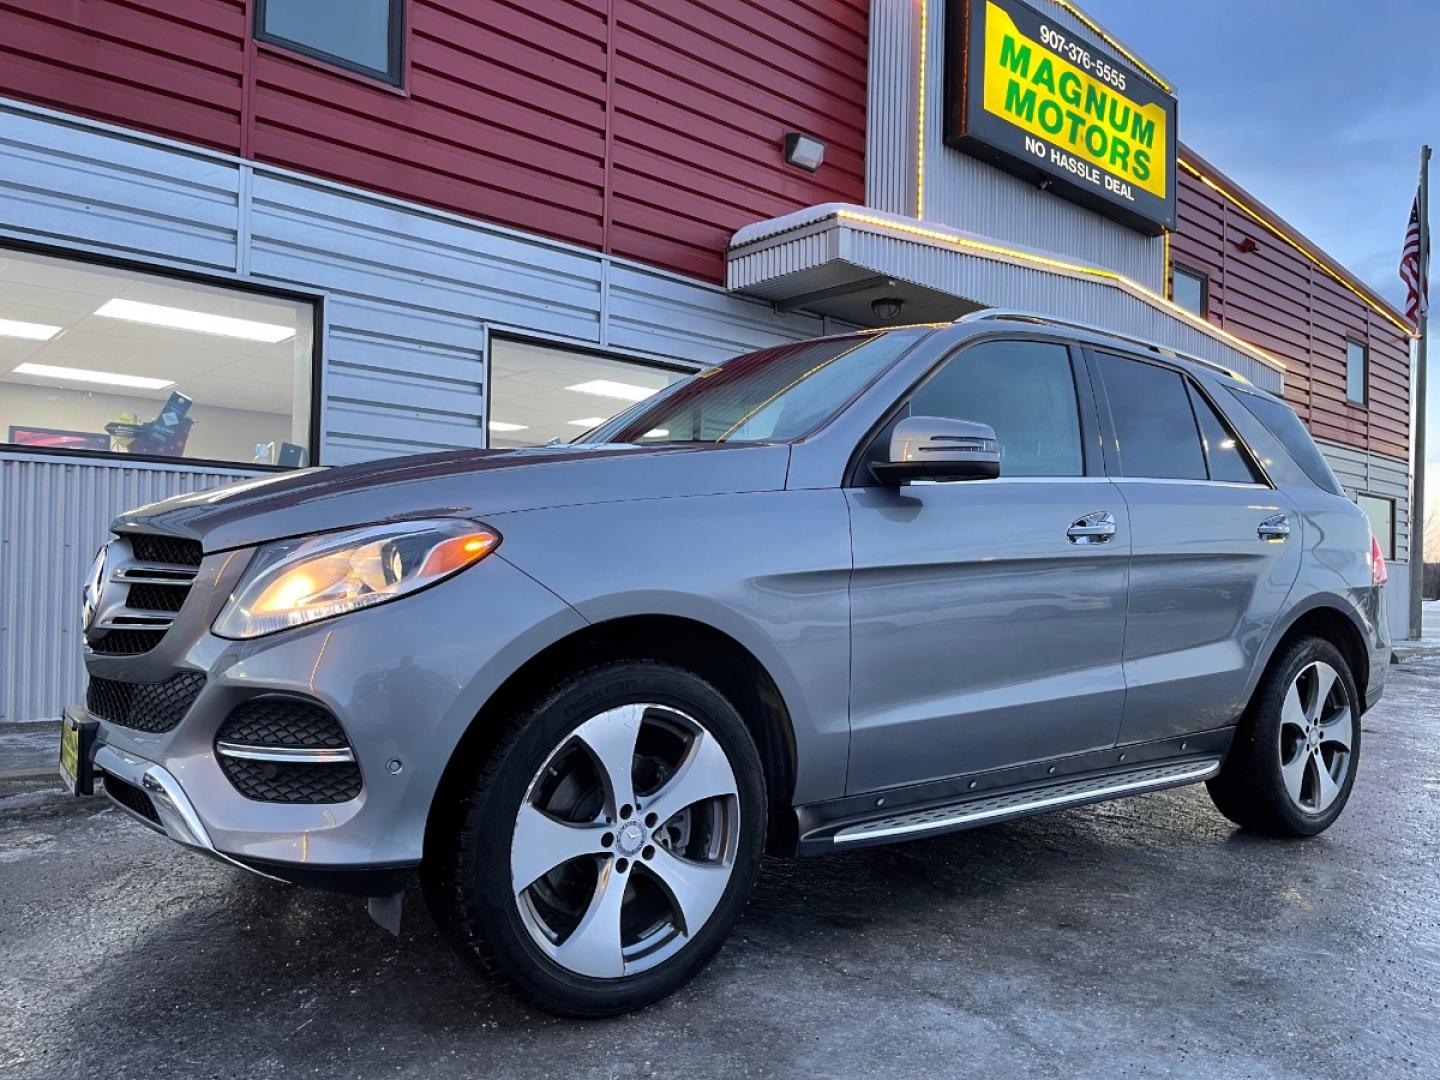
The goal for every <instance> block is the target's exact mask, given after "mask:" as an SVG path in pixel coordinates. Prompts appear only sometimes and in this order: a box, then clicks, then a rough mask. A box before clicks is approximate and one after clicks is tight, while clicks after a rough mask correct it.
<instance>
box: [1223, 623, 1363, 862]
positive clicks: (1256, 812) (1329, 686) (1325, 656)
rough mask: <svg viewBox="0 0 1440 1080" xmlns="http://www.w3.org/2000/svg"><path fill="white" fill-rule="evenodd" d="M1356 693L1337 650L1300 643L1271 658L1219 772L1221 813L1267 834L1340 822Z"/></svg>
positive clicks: (1348, 784) (1354, 760) (1354, 745)
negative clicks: (1273, 658)
mask: <svg viewBox="0 0 1440 1080" xmlns="http://www.w3.org/2000/svg"><path fill="white" fill-rule="evenodd" d="M1359 701H1360V695H1359V692H1358V690H1357V688H1356V685H1355V677H1354V675H1353V674H1352V673H1351V671H1350V665H1349V664H1348V663H1346V661H1345V657H1344V656H1342V655H1341V653H1340V650H1339V649H1337V648H1335V646H1334V645H1332V644H1330V642H1328V641H1325V640H1323V639H1322V638H1313V637H1312V638H1303V639H1301V640H1299V641H1297V642H1295V643H1294V644H1293V645H1291V646H1289V647H1288V648H1287V649H1286V650H1285V652H1284V653H1283V654H1281V655H1279V656H1277V657H1276V658H1275V660H1274V661H1273V662H1272V663H1271V665H1270V667H1269V669H1268V670H1267V671H1266V672H1265V674H1264V676H1263V677H1262V678H1261V680H1260V685H1259V686H1258V687H1257V688H1256V691H1255V697H1254V699H1253V700H1252V701H1251V703H1250V708H1249V709H1248V710H1247V711H1246V713H1245V716H1244V717H1243V718H1242V719H1241V721H1240V724H1239V727H1238V728H1237V729H1236V732H1235V740H1234V742H1233V743H1232V744H1231V747H1230V753H1229V755H1228V756H1227V757H1226V759H1225V765H1224V767H1223V768H1222V769H1221V770H1220V774H1219V775H1218V776H1216V777H1215V778H1214V779H1213V780H1210V781H1208V782H1207V786H1208V787H1209V789H1210V797H1211V798H1212V799H1213V800H1214V802H1215V805H1216V806H1217V807H1218V808H1219V810H1220V812H1221V813H1222V814H1224V815H1225V816H1226V817H1228V818H1229V819H1230V820H1231V821H1233V822H1235V823H1236V824H1237V825H1241V826H1244V827H1245V828H1249V829H1254V830H1256V831H1257V832H1263V833H1268V834H1270V835H1272V836H1314V835H1315V834H1316V833H1320V832H1323V831H1324V830H1325V829H1328V828H1329V827H1330V826H1331V825H1332V824H1333V823H1334V821H1335V819H1336V818H1338V817H1339V816H1340V812H1341V811H1342V810H1343V809H1344V808H1345V803H1346V802H1347V801H1348V800H1349V798H1350V789H1351V788H1352V787H1353V786H1354V784H1355V768H1356V765H1357V764H1358V763H1359V759H1360V709H1359V706H1358V703H1359Z"/></svg>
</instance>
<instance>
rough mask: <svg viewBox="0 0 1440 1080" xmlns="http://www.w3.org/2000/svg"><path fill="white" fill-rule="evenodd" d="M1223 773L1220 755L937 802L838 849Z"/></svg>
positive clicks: (852, 831)
mask: <svg viewBox="0 0 1440 1080" xmlns="http://www.w3.org/2000/svg"><path fill="white" fill-rule="evenodd" d="M1219 771H1220V759H1219V758H1205V759H1202V760H1199V761H1193V760H1192V761H1182V762H1178V763H1176V762H1172V763H1170V764H1168V765H1154V766H1150V767H1149V768H1143V769H1132V770H1130V771H1129V772H1122V773H1109V774H1107V775H1105V776H1091V777H1085V778H1082V779H1079V780H1068V781H1065V782H1063V783H1058V784H1049V785H1047V786H1045V787H1038V788H1030V789H1028V790H1026V791H1010V792H1006V793H1004V794H1001V795H992V796H989V797H988V798H980V799H974V800H972V801H970V802H965V803H958V804H957V803H951V804H950V805H948V806H932V807H929V808H928V809H924V810H912V811H910V812H908V813H901V814H895V815H893V816H891V817H884V818H878V819H876V820H874V821H866V822H862V823H861V824H858V825H850V826H848V827H846V828H844V829H841V830H840V831H839V832H837V833H836V834H835V836H834V838H833V840H834V843H835V845H836V846H837V847H838V846H841V845H844V844H854V843H862V842H871V843H873V842H876V841H880V840H893V839H897V838H900V837H915V836H925V835H927V834H930V833H941V832H948V831H950V830H952V829H965V828H969V827H970V826H972V825H983V824H986V823H987V822H992V821H997V820H999V819H1002V818H1013V817H1024V816H1026V815H1029V814H1038V813H1041V812H1043V811H1047V810H1060V809H1064V808H1065V807H1069V806H1080V805H1082V804H1084V803H1091V802H1101V801H1103V800H1105V799H1117V798H1120V797H1121V796H1124V795H1137V794H1139V793H1140V792H1142V791H1155V790H1158V789H1160V788H1167V787H1177V786H1179V785H1181V784H1193V783H1196V782H1198V781H1200V780H1208V779H1210V777H1212V776H1214V775H1215V774H1216V773H1218V772H1219Z"/></svg>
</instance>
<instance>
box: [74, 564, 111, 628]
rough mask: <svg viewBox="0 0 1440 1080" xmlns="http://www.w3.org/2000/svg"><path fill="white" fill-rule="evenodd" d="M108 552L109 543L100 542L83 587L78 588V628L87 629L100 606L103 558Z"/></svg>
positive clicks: (102, 583)
mask: <svg viewBox="0 0 1440 1080" xmlns="http://www.w3.org/2000/svg"><path fill="white" fill-rule="evenodd" d="M109 554H110V545H109V544H102V545H101V546H100V550H99V551H98V552H96V553H95V561H94V562H93V563H91V564H90V573H89V574H88V575H87V576H86V578H85V587H84V588H83V589H81V590H80V628H81V629H82V630H89V629H90V625H91V623H93V622H94V621H95V613H96V612H97V611H98V610H99V608H100V590H101V588H103V587H104V584H105V558H106V556H107V555H109Z"/></svg>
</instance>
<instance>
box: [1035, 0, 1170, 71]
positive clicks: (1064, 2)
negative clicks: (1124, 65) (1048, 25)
mask: <svg viewBox="0 0 1440 1080" xmlns="http://www.w3.org/2000/svg"><path fill="white" fill-rule="evenodd" d="M1051 3H1053V4H1054V5H1055V6H1056V7H1059V8H1064V9H1065V10H1066V11H1068V12H1069V13H1070V14H1071V15H1073V16H1075V18H1077V19H1079V20H1080V21H1081V22H1082V23H1084V24H1085V27H1086V28H1087V29H1088V30H1089V31H1090V32H1091V33H1092V34H1094V35H1095V36H1096V37H1098V38H1099V39H1100V40H1101V41H1103V42H1105V44H1106V45H1109V46H1110V47H1111V48H1112V49H1114V50H1115V51H1116V52H1118V53H1119V54H1120V55H1121V56H1123V57H1124V58H1125V59H1126V60H1129V61H1130V63H1131V64H1133V65H1134V66H1135V67H1136V68H1138V69H1139V71H1140V72H1141V74H1143V75H1144V76H1145V77H1146V78H1147V79H1149V80H1150V81H1151V82H1153V83H1154V84H1155V85H1156V86H1158V87H1160V89H1161V90H1164V91H1165V92H1166V93H1167V94H1168V93H1170V91H1171V90H1172V89H1174V88H1173V87H1172V86H1171V85H1170V84H1169V83H1168V82H1166V81H1165V80H1164V79H1162V78H1161V77H1160V76H1159V75H1157V74H1156V73H1155V72H1154V70H1152V69H1151V68H1150V67H1148V66H1147V65H1146V63H1145V61H1143V60H1141V59H1140V58H1139V57H1138V56H1136V55H1135V54H1134V53H1132V52H1131V51H1130V50H1129V49H1127V48H1126V47H1125V46H1124V45H1121V44H1120V42H1118V41H1116V40H1115V39H1114V38H1113V37H1111V36H1110V35H1109V34H1108V33H1106V32H1105V30H1104V28H1103V27H1101V25H1100V24H1099V23H1097V22H1096V21H1095V20H1094V19H1092V18H1090V16H1089V15H1086V14H1085V12H1083V11H1081V10H1080V9H1079V8H1078V7H1076V6H1075V5H1074V4H1072V3H1070V0H1051Z"/></svg>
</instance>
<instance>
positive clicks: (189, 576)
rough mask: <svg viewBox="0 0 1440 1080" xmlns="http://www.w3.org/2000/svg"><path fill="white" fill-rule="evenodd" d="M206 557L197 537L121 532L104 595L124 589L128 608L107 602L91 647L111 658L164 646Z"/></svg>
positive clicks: (91, 635)
mask: <svg viewBox="0 0 1440 1080" xmlns="http://www.w3.org/2000/svg"><path fill="white" fill-rule="evenodd" d="M204 557H205V555H204V552H203V551H202V550H201V547H200V544H199V542H198V541H195V540H182V539H180V538H178V537H174V536H157V535H154V534H152V533H123V534H121V535H120V537H119V539H118V540H116V541H115V542H114V543H112V544H111V545H110V556H109V560H108V564H107V565H106V567H105V576H106V579H107V580H105V581H104V582H103V583H102V585H101V597H102V600H104V599H106V598H109V597H112V596H114V595H115V594H114V593H113V592H112V590H114V589H117V588H124V589H125V592H124V593H123V594H122V595H121V601H122V604H123V606H121V607H119V608H115V607H111V606H108V605H105V604H103V603H102V611H103V615H102V618H101V620H100V622H99V623H98V624H97V625H96V626H95V627H94V628H93V629H92V630H90V631H89V632H88V634H87V640H88V642H89V645H90V648H91V649H92V650H93V651H95V652H97V653H101V654H102V655H106V656H135V655H137V654H139V653H144V652H149V651H150V650H151V649H153V648H155V646H157V645H159V644H160V642H161V640H162V639H163V638H164V637H165V632H166V631H167V630H168V629H170V624H171V623H173V622H174V621H175V614H176V613H177V612H178V611H180V609H181V608H182V607H183V606H184V605H185V598H186V597H187V596H188V595H189V594H190V586H191V584H192V583H193V582H194V579H195V575H196V572H197V571H196V567H198V566H199V565H200V561H201V560H202V559H203V558H204Z"/></svg>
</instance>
